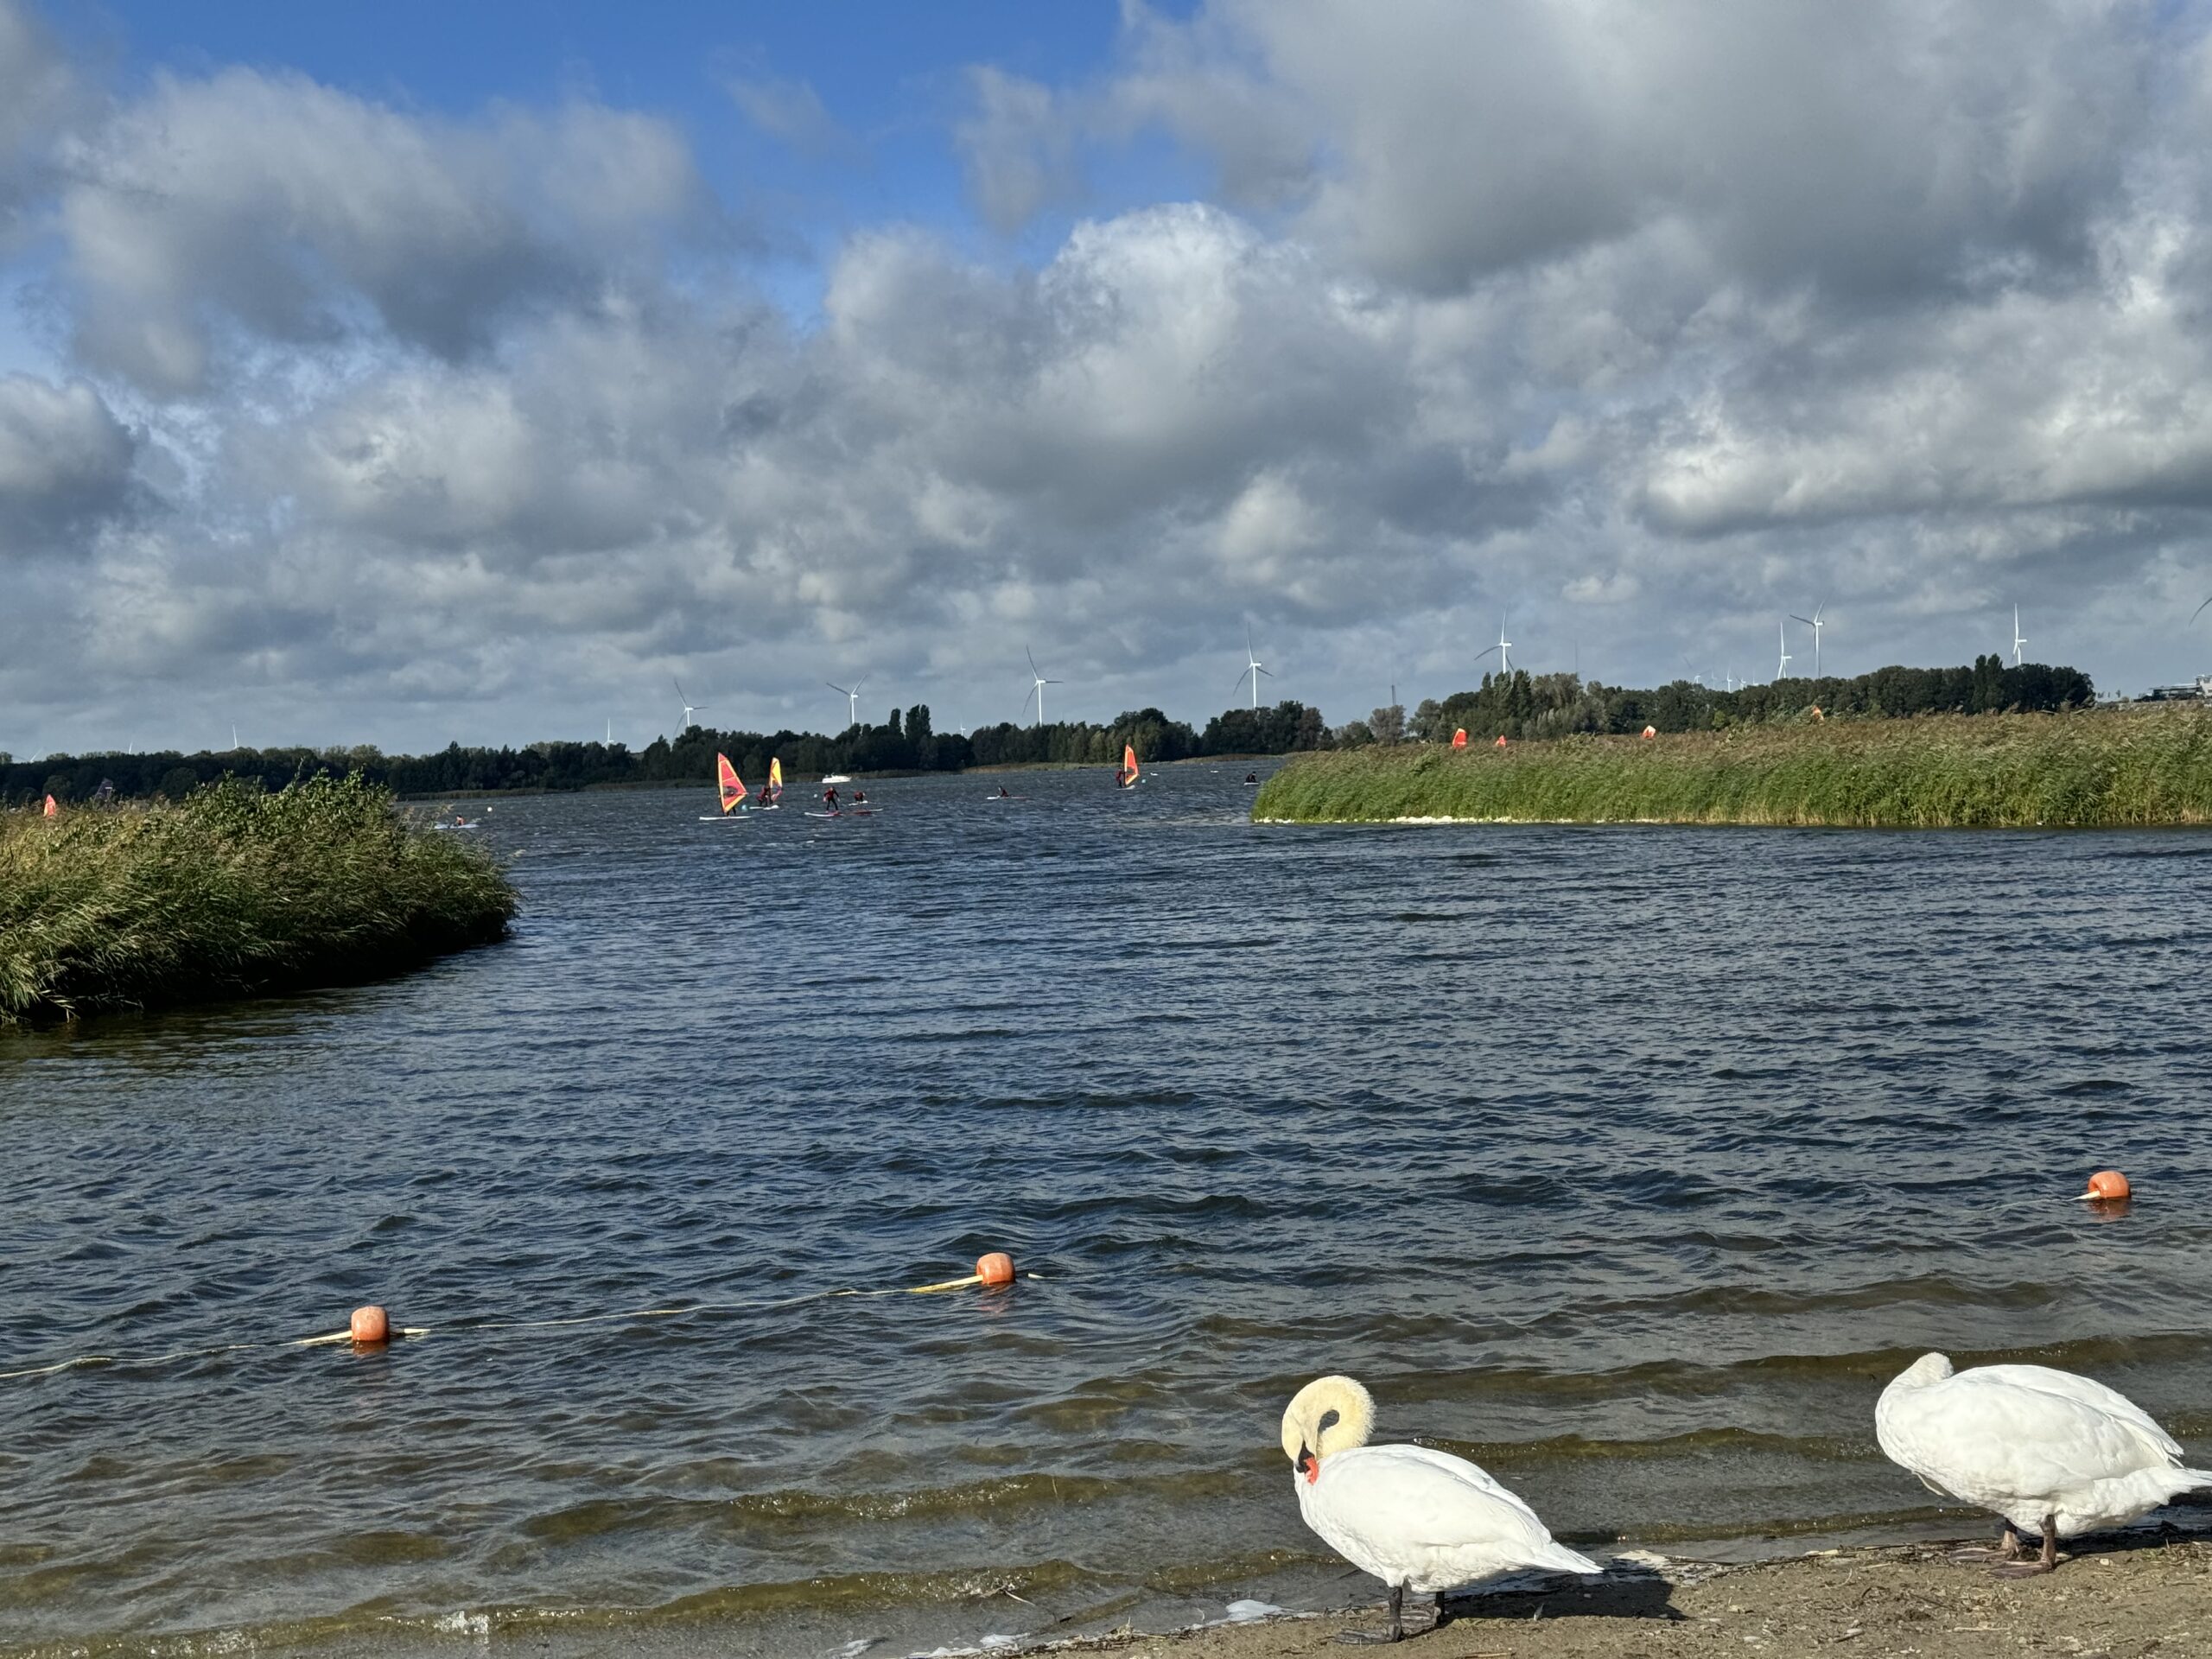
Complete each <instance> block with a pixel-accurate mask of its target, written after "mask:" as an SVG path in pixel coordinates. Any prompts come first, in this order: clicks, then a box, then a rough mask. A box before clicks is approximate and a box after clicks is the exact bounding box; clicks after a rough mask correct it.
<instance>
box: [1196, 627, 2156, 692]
mask: <svg viewBox="0 0 2212 1659" xmlns="http://www.w3.org/2000/svg"><path fill="white" fill-rule="evenodd" d="M2190 620H2191V621H2194V620H2196V619H2195V618H2194V617H2192V618H2190ZM1251 671H1252V670H1251V668H1250V666H1249V664H1248V665H1246V666H1245V667H1243V668H1240V669H1238V670H1237V671H1236V678H1235V679H1233V680H1231V681H1230V683H1229V689H1230V690H1232V691H1234V690H1237V689H1238V688H1239V687H1241V686H1242V685H1243V683H1244V680H1245V677H1246V676H1248V675H1249V674H1250V673H1251Z"/></svg>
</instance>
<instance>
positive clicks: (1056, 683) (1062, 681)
mask: <svg viewBox="0 0 2212 1659" xmlns="http://www.w3.org/2000/svg"><path fill="white" fill-rule="evenodd" d="M1045 683H1046V684H1047V685H1065V684H1066V683H1067V682H1066V681H1065V680H1047V681H1046V682H1045Z"/></svg>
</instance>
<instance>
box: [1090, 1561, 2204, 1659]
mask: <svg viewBox="0 0 2212 1659" xmlns="http://www.w3.org/2000/svg"><path fill="white" fill-rule="evenodd" d="M1651 1560H1652V1563H1653V1567H1652V1570H1651V1572H1650V1573H1649V1576H1643V1577H1637V1576H1630V1575H1628V1574H1624V1573H1623V1570H1622V1568H1620V1567H1615V1568H1614V1574H1615V1576H1612V1577H1610V1578H1609V1579H1608V1580H1607V1581H1606V1582H1605V1583H1603V1584H1599V1585H1595V1586H1587V1587H1586V1586H1580V1585H1577V1586H1572V1587H1567V1586H1561V1587H1560V1588H1558V1589H1555V1590H1553V1591H1550V1592H1548V1593H1544V1594H1505V1595H1492V1596H1484V1595H1479V1594H1474V1595H1461V1596H1459V1597H1456V1598H1454V1599H1452V1603H1451V1617H1450V1620H1449V1622H1448V1623H1447V1624H1446V1625H1445V1627H1444V1628H1443V1629H1442V1630H1436V1631H1433V1632H1430V1633H1428V1634H1426V1635H1421V1636H1417V1637H1409V1639H1408V1643H1406V1644H1405V1645H1404V1646H1403V1647H1402V1648H1400V1649H1397V1651H1400V1652H1402V1653H1404V1654H1405V1655H1406V1656H1407V1659H1509V1656H1510V1659H1567V1656H1573V1659H1583V1656H1587V1659H1673V1656H1675V1655H1685V1656H1687V1655H1700V1656H1704V1655H1717V1654H1735V1655H1741V1654H1744V1653H1746V1652H1750V1653H1766V1654H1772V1655H1776V1656H1783V1655H1795V1654H1809V1653H1815V1652H1825V1651H1827V1650H1830V1649H1834V1650H1835V1651H1837V1652H1839V1653H1849V1654H1900V1655H1902V1654H1911V1655H1917V1656H1922V1659H1951V1656H1958V1659H1986V1656H1989V1655H1993V1654H2014V1653H2051V1654H2066V1655H2073V1656H2082V1659H2088V1656H2095V1655H2111V1656H2115V1659H2120V1656H2126V1659H2133V1656H2139V1655H2153V1654H2155V1655H2158V1656H2160V1659H2169V1656H2171V1659H2178V1656H2182V1655H2199V1654H2212V1541H2207V1540H2205V1539H2203V1538H2202V1537H2168V1538H2164V1539H2160V1538H2157V1537H2152V1538H2148V1539H2144V1538H2118V1539H2113V1540H2110V1541H2099V1540H2086V1541H2082V1545H2081V1547H2080V1548H2076V1549H2075V1550H2073V1551H2071V1552H2069V1554H2066V1555H2063V1556H2062V1557H2061V1558H2060V1561H2059V1568H2058V1571H2057V1572H2056V1573H2051V1574H2050V1575H2048V1576H2045V1577H2040V1578H2033V1579H2016V1580H1999V1579H1997V1578H1995V1577H1993V1575H1992V1574H1991V1573H1990V1572H1989V1569H1988V1567H1986V1565H1984V1564H1982V1563H1980V1562H1974V1563H1965V1562H1961V1561H1957V1560H1952V1559H1950V1558H1949V1557H1948V1554H1947V1553H1946V1547H1937V1546H1929V1545H1919V1544H1912V1545H1904V1546H1899V1547H1896V1548H1883V1549H1848V1550H1830V1551H1825V1552H1823V1553H1821V1554H1817V1555H1810V1556H1802V1557H1799V1558H1797V1559H1796V1560H1785V1561H1765V1562H1759V1563H1755V1564H1752V1565H1747V1566H1740V1567H1729V1566H1718V1565H1714V1564H1713V1563H1708V1562H1697V1561H1669V1560H1662V1558H1658V1557H1653V1558H1651ZM1412 1612H1413V1609H1412V1608H1411V1607H1410V1606H1409V1607H1408V1615H1409V1617H1408V1625H1409V1627H1410V1626H1411V1625H1412V1624H1413V1623H1414V1619H1413V1618H1412V1617H1411V1615H1412ZM1423 1616H1424V1617H1425V1614H1424V1615H1423ZM1382 1627H1383V1613H1382V1611H1381V1606H1380V1604H1379V1603H1378V1604H1377V1605H1376V1607H1375V1608H1373V1609H1372V1610H1370V1611H1363V1612H1360V1613H1357V1614H1353V1615H1350V1616H1346V1615H1341V1614H1338V1615H1327V1616H1324V1617H1321V1618H1276V1619H1269V1620H1266V1621H1264V1622H1259V1623H1254V1624H1224V1625H1213V1626H1209V1627H1206V1628H1204V1629H1199V1630H1185V1631H1183V1632H1181V1633H1179V1634H1177V1635H1174V1636H1168V1637H1135V1636H1130V1637H1107V1638H1103V1639H1094V1640H1090V1641H1085V1642H1079V1643H1070V1644H1068V1645H1069V1648H1070V1649H1071V1650H1072V1649H1103V1650H1109V1651H1112V1650H1119V1651H1125V1652H1128V1653H1129V1654H1131V1655H1133V1656H1136V1659H1283V1656H1290V1655H1306V1654H1322V1653H1343V1652H1345V1651H1347V1649H1344V1648H1343V1647H1340V1646H1338V1644H1337V1643H1336V1641H1335V1638H1336V1636H1337V1633H1338V1631H1340V1630H1380V1629H1381V1628H1382Z"/></svg>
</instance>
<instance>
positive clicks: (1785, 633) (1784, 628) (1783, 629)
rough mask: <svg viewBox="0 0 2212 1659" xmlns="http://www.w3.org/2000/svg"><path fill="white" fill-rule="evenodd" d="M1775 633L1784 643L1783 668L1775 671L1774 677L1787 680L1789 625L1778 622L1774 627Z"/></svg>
mask: <svg viewBox="0 0 2212 1659" xmlns="http://www.w3.org/2000/svg"><path fill="white" fill-rule="evenodd" d="M1774 632H1775V637H1776V638H1777V639H1780V640H1781V641H1782V666H1781V667H1779V668H1777V669H1776V670H1775V671H1774V677H1775V678H1776V679H1777V680H1780V679H1786V678H1788V677H1789V624H1788V623H1787V622H1777V623H1776V624H1775V625H1774Z"/></svg>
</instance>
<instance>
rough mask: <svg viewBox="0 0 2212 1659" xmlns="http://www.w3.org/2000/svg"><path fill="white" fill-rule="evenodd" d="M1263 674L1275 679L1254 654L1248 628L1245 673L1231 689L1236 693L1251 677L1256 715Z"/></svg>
mask: <svg viewBox="0 0 2212 1659" xmlns="http://www.w3.org/2000/svg"><path fill="white" fill-rule="evenodd" d="M1262 674H1267V676H1268V678H1269V679H1271V680H1272V679H1273V678H1274V675H1273V674H1269V673H1268V671H1267V670H1266V669H1264V668H1262V667H1261V666H1260V659H1259V658H1257V657H1255V656H1254V655H1253V654H1252V630H1251V629H1249V628H1247V629H1245V630H1244V672H1243V674H1239V675H1238V676H1237V677H1236V684H1234V685H1231V686H1230V688H1229V689H1230V690H1232V691H1234V690H1236V687H1237V686H1239V685H1242V684H1243V683H1244V681H1245V678H1246V677H1247V676H1249V677H1250V678H1251V681H1252V712H1253V713H1254V714H1255V715H1256V714H1258V713H1259V712H1260V676H1261V675H1262Z"/></svg>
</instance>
